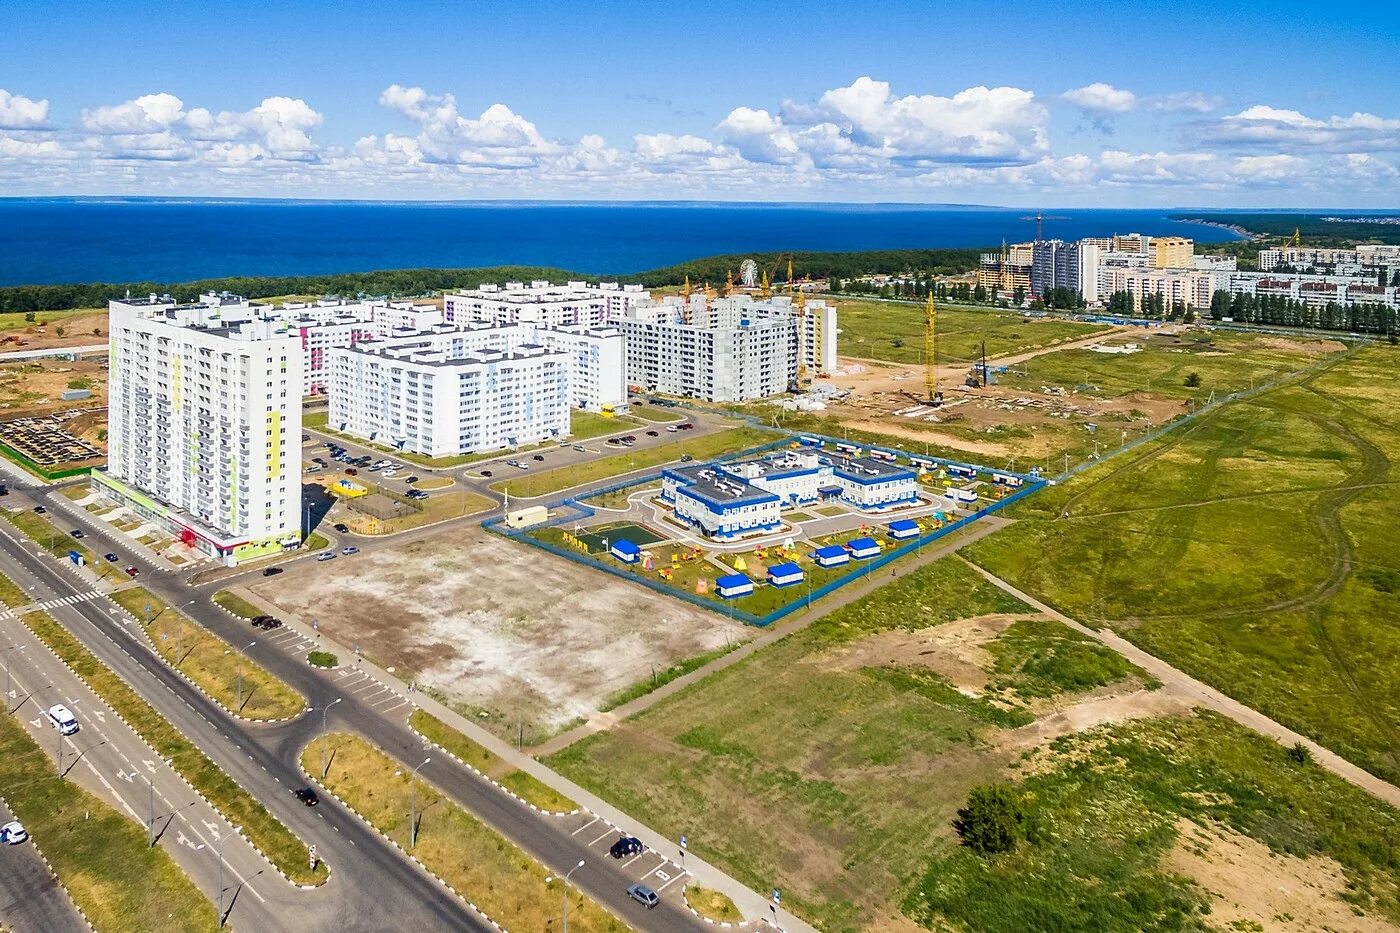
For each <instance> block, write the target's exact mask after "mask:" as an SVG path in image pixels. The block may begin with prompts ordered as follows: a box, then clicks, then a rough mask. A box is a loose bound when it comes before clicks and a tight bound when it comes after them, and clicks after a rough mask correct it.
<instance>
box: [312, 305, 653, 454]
mask: <svg viewBox="0 0 1400 933" xmlns="http://www.w3.org/2000/svg"><path fill="white" fill-rule="evenodd" d="M622 359H623V354H622V334H621V332H620V331H618V330H617V329H616V328H612V327H585V326H576V327H563V328H546V327H537V326H533V325H517V326H514V327H493V326H491V325H488V324H477V325H474V326H467V327H454V326H452V325H448V324H443V325H439V326H438V327H435V328H432V329H430V330H429V331H426V332H423V333H419V334H414V335H411V336H400V337H391V338H388V339H383V340H369V341H363V342H361V343H359V344H357V345H356V346H353V347H340V348H336V349H334V350H332V351H331V352H330V355H329V373H330V406H329V413H328V423H329V424H330V425H331V426H332V427H334V428H335V429H336V430H338V431H342V432H344V433H347V434H352V435H354V436H356V437H362V438H365V439H367V440H371V441H374V442H376V443H380V444H385V445H388V446H392V447H397V448H399V449H402V450H408V451H412V452H414V453H420V454H424V455H426V456H430V457H442V456H451V455H454V454H461V453H474V452H477V451H489V450H500V449H505V448H511V447H518V446H521V445H524V444H531V443H535V442H538V441H542V440H547V439H550V438H556V437H567V436H568V434H569V419H570V408H571V407H579V408H586V409H591V410H594V411H621V410H625V408H626V401H627V395H626V385H625V383H624V381H623V362H622Z"/></svg>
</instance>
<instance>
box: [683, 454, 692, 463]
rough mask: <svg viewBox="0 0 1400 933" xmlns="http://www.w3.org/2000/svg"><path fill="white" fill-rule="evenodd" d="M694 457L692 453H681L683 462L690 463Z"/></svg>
mask: <svg viewBox="0 0 1400 933" xmlns="http://www.w3.org/2000/svg"><path fill="white" fill-rule="evenodd" d="M694 459H695V458H694V457H692V456H691V455H690V454H681V463H689V462H690V461H692V460H694Z"/></svg>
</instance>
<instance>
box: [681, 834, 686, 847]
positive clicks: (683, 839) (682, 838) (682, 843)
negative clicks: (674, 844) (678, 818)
mask: <svg viewBox="0 0 1400 933" xmlns="http://www.w3.org/2000/svg"><path fill="white" fill-rule="evenodd" d="M685 846H686V838H685V835H684V834H682V835H681V848H682V849H684V848H685Z"/></svg>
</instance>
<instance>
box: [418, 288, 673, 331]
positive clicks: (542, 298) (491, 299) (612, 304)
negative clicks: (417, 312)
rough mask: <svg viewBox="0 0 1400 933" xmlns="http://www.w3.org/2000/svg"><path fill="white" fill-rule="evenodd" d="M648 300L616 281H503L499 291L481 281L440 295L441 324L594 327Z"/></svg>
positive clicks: (637, 290) (640, 291) (638, 290)
mask: <svg viewBox="0 0 1400 933" xmlns="http://www.w3.org/2000/svg"><path fill="white" fill-rule="evenodd" d="M650 300H651V294H650V293H649V292H647V291H646V290H645V289H643V288H642V286H640V285H620V284H618V283H617V282H601V283H598V284H596V285H594V284H590V283H588V282H565V283H564V284H563V285H552V284H550V283H549V282H545V281H534V282H531V283H530V284H529V285H526V284H525V283H523V282H507V283H506V284H505V286H504V287H503V286H500V285H497V284H496V283H494V282H486V283H483V284H482V285H480V286H478V287H476V288H473V289H463V290H462V291H459V292H455V293H453V294H449V295H445V296H443V319H444V320H445V321H447V323H449V324H498V325H505V324H537V325H539V326H542V327H571V326H578V325H582V326H597V325H599V324H606V323H608V322H610V321H613V320H616V319H617V318H618V317H620V316H621V315H622V314H623V313H625V312H626V311H627V309H628V308H630V307H632V306H633V305H635V304H637V303H639V302H642V301H650Z"/></svg>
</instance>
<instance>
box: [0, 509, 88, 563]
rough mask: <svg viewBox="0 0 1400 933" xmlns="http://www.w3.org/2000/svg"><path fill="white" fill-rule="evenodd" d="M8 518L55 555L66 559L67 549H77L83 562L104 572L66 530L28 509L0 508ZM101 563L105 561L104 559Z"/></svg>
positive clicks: (24, 533)
mask: <svg viewBox="0 0 1400 933" xmlns="http://www.w3.org/2000/svg"><path fill="white" fill-rule="evenodd" d="M0 514H3V515H4V516H5V517H6V518H8V519H9V520H10V523H11V524H13V525H14V526H15V527H16V528H18V529H19V530H20V532H21V533H23V535H24V536H25V537H26V538H28V539H29V540H31V541H33V542H34V543H36V544H38V545H39V546H40V547H42V548H43V549H44V550H46V551H48V552H49V553H50V554H52V555H53V556H55V557H61V558H64V559H67V557H68V552H69V551H77V552H78V553H79V554H80V555H82V558H83V563H85V564H87V565H88V566H89V567H92V569H93V571H94V572H96V573H99V574H103V575H105V574H106V571H107V568H105V567H102V566H98V565H96V562H97V558H96V557H94V556H93V553H92V551H90V550H88V548H87V547H85V546H84V545H83V544H82V542H80V541H79V540H78V539H77V538H74V537H73V536H72V535H70V534H68V532H66V531H61V530H60V529H59V528H58V526H57V525H55V524H53V523H52V522H50V521H49V520H48V519H46V518H44V517H43V516H42V515H37V514H35V513H34V512H29V511H15V512H11V511H8V510H0ZM101 563H106V562H105V561H103V562H101Z"/></svg>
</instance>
